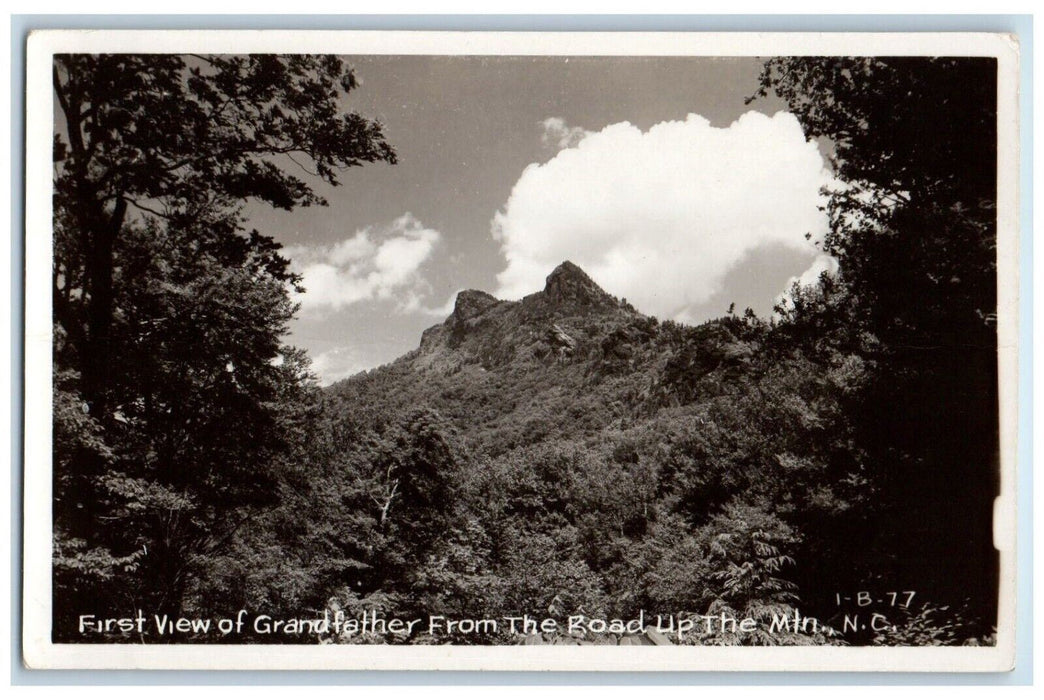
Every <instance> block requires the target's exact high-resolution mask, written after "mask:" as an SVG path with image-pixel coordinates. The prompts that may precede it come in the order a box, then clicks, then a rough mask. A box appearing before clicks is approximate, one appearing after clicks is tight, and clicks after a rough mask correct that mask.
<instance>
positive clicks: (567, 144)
mask: <svg viewBox="0 0 1044 700" xmlns="http://www.w3.org/2000/svg"><path fill="white" fill-rule="evenodd" d="M540 125H541V126H542V127H544V133H543V135H542V136H541V137H540V141H541V142H542V143H543V144H544V145H545V146H547V147H549V148H557V149H558V150H562V149H563V148H572V147H573V146H576V145H577V144H579V143H580V142H581V141H583V140H584V138H585V137H587V136H588V134H590V133H591V132H590V131H587V130H586V129H584V128H582V127H579V126H569V125H568V124H566V121H565V119H562V118H561V117H548V118H547V119H545V120H544V121H542V122H540Z"/></svg>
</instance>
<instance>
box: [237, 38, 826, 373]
mask: <svg viewBox="0 0 1044 700" xmlns="http://www.w3.org/2000/svg"><path fill="white" fill-rule="evenodd" d="M346 59H347V60H348V62H349V63H350V64H351V65H352V66H354V68H355V70H356V72H357V75H358V77H359V79H360V81H361V86H360V87H359V88H358V89H357V90H355V91H353V92H352V93H351V94H350V95H349V96H348V97H347V99H346V100H345V104H344V106H345V107H346V108H347V109H351V110H354V111H357V112H359V113H360V114H362V115H363V116H366V117H368V118H374V119H379V120H380V121H381V122H382V123H383V124H384V130H385V135H386V137H387V139H388V141H389V142H390V143H391V144H392V146H393V147H394V148H395V149H396V151H397V154H398V163H397V164H396V165H387V164H383V163H381V164H367V165H364V166H362V167H358V168H351V169H348V170H346V171H344V172H343V173H341V176H340V179H341V186H340V187H329V186H327V185H325V184H324V183H321V182H318V183H316V182H314V180H313V181H312V183H313V185H314V186H315V188H316V190H317V191H318V192H319V193H320V194H322V195H323V196H325V197H326V198H327V200H328V201H329V203H330V205H329V206H328V207H311V208H305V209H298V210H295V211H293V212H284V211H277V210H273V209H271V208H269V207H267V206H265V205H262V204H251V205H249V206H248V208H247V216H248V219H249V222H248V225H249V226H251V227H253V228H257V229H258V230H260V231H261V232H262V233H267V234H270V235H272V236H274V237H275V238H276V239H277V240H279V241H280V242H282V243H283V244H284V246H286V253H287V256H288V257H289V258H290V259H291V261H292V263H293V265H294V266H295V268H296V269H297V270H298V271H299V272H301V274H302V275H303V277H304V286H305V288H306V291H305V293H304V294H302V295H300V296H298V298H297V301H298V302H300V304H301V312H300V313H299V317H298V319H297V320H296V321H294V322H293V324H292V328H291V334H290V337H289V338H288V342H290V343H291V344H293V345H296V346H298V347H302V348H305V349H306V350H307V351H308V352H309V354H310V356H311V357H312V359H313V368H314V370H315V371H316V372H317V374H318V375H319V377H320V380H321V383H324V384H328V383H331V382H333V381H337V380H339V379H343V378H345V377H347V376H350V375H351V374H354V373H356V372H359V371H362V370H365V369H369V368H372V367H376V366H379V365H381V364H384V363H387V362H390V361H391V360H393V359H395V358H396V357H398V356H400V355H402V354H404V353H406V352H408V351H410V350H412V349H414V348H416V347H417V345H418V344H419V342H420V336H421V333H422V332H423V330H424V329H425V328H427V327H429V326H431V325H434V324H436V323H441V322H442V321H443V320H444V319H445V317H446V316H447V315H448V314H449V313H450V312H451V311H452V308H453V300H454V296H455V294H456V292H457V291H459V290H461V289H481V290H485V291H488V292H490V293H492V294H494V295H496V296H498V297H500V298H504V299H518V298H521V297H522V296H524V295H525V294H529V293H532V292H536V291H539V290H540V289H542V288H543V284H544V278H545V277H546V276H547V275H548V273H550V272H551V270H552V269H553V268H554V267H555V266H557V265H558V264H559V263H561V262H562V261H563V260H571V261H573V262H574V263H576V264H578V265H579V266H580V267H582V268H583V269H584V270H586V271H587V272H588V274H590V275H591V277H592V278H593V279H594V280H595V281H596V282H598V283H599V284H600V285H601V286H602V287H603V288H604V289H605V290H606V291H607V292H609V293H610V294H613V295H615V296H618V297H622V298H626V299H627V300H628V301H629V302H631V303H632V304H633V305H634V306H635V307H636V308H637V309H638V310H639V311H642V312H644V313H648V314H652V315H655V316H657V317H659V318H662V319H666V318H673V319H676V320H679V321H683V322H687V323H698V322H700V321H703V320H706V319H709V318H714V317H718V316H721V315H723V314H724V313H725V312H726V311H727V309H728V307H729V305H730V304H731V303H735V304H736V308H737V310H739V311H742V310H743V309H744V308H746V307H747V306H750V307H752V308H753V309H754V310H755V311H756V312H758V313H759V314H762V315H767V314H769V313H771V310H772V306H773V304H774V302H775V301H776V299H777V298H778V297H779V295H780V294H781V293H782V292H783V291H784V289H786V288H787V287H789V285H790V283H791V282H792V281H793V280H794V279H798V278H802V277H803V276H804V277H805V278H806V279H808V278H810V277H811V276H814V275H815V274H817V273H818V271H819V270H822V269H825V268H828V267H829V266H830V264H831V263H830V261H829V260H826V259H824V258H822V257H821V256H820V255H818V253H817V250H816V249H815V247H814V245H813V244H812V243H810V242H809V240H807V238H806V234H807V235H810V236H811V237H812V240H813V241H814V240H815V239H816V238H817V237H819V236H821V235H822V233H823V232H824V231H825V229H826V220H825V217H824V214H823V213H822V211H821V210H820V209H819V206H820V205H821V204H822V202H821V200H820V195H819V190H820V189H821V188H822V187H823V186H824V185H826V184H827V183H828V182H829V173H828V170H827V166H826V163H825V161H824V158H823V156H822V154H821V152H820V148H819V147H818V146H817V145H816V144H815V143H813V142H807V141H806V140H805V138H804V136H803V134H802V132H801V128H800V126H799V125H798V123H797V120H796V119H795V118H794V116H793V115H790V114H788V113H786V112H784V111H782V110H783V109H784V106H783V105H782V104H781V103H780V102H779V101H777V100H776V99H775V98H762V99H759V100H757V101H755V102H754V103H752V104H750V105H746V104H744V100H745V98H747V97H748V96H750V95H752V94H753V93H754V92H755V91H756V89H757V76H758V72H759V69H760V65H761V62H760V61H759V60H758V59H755V58H750V59H745V58H737V59H716V58H638V57H609V58H606V57H579V58H577V57H573V58H565V57H540V58H532V57H417V56H402V57H397V56H360V57H346Z"/></svg>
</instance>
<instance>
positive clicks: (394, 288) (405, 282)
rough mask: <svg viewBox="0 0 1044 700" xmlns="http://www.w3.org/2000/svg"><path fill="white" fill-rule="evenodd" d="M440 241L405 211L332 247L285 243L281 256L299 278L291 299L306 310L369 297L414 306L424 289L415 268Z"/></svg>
mask: <svg viewBox="0 0 1044 700" xmlns="http://www.w3.org/2000/svg"><path fill="white" fill-rule="evenodd" d="M441 239H442V236H441V234H440V233H439V232H438V231H436V230H434V229H431V228H426V227H425V226H424V225H423V224H422V223H421V222H420V221H418V220H417V219H416V218H415V217H414V216H413V215H412V214H410V213H408V212H407V213H406V214H404V215H402V216H400V217H399V218H398V219H396V220H395V221H393V222H392V223H391V224H389V225H388V226H385V227H382V228H373V227H367V228H365V229H362V230H359V231H356V232H355V233H354V234H353V235H352V236H350V237H348V238H346V239H344V240H342V241H339V242H337V243H335V244H333V245H329V246H291V247H288V248H286V249H285V252H286V255H287V257H289V259H290V261H291V263H292V264H293V266H294V269H295V270H296V271H297V272H299V273H300V274H301V276H302V278H303V280H304V281H303V286H304V288H305V292H304V293H303V294H299V295H295V297H296V301H299V302H300V303H301V308H302V310H303V311H304V312H306V313H309V312H311V313H319V312H322V311H325V310H333V311H337V310H339V309H341V308H343V307H345V306H350V305H352V304H356V303H359V302H362V301H373V300H393V301H395V302H396V305H397V308H398V309H399V310H400V311H403V312H409V311H412V310H415V309H416V308H417V307H419V306H420V305H421V303H422V299H423V297H424V296H425V295H426V294H427V293H428V291H429V286H428V283H427V282H426V281H425V280H424V278H423V276H422V275H421V273H420V268H421V266H422V265H423V264H424V263H425V262H426V261H427V260H428V259H429V258H430V257H431V254H432V252H433V251H434V250H435V247H436V246H437V245H438V243H439V241H440V240H441Z"/></svg>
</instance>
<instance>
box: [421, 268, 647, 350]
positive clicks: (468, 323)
mask: <svg viewBox="0 0 1044 700" xmlns="http://www.w3.org/2000/svg"><path fill="white" fill-rule="evenodd" d="M642 318H645V317H644V316H643V315H642V314H640V313H638V312H637V311H635V310H634V309H633V308H631V307H630V306H629V305H628V304H626V303H625V302H621V301H619V300H618V299H616V298H615V297H613V296H612V295H610V294H609V293H608V292H606V291H605V290H603V289H602V288H601V287H599V286H598V284H597V283H595V281H594V280H592V279H591V277H590V276H588V274H587V273H586V272H584V271H583V270H582V269H580V268H579V267H578V266H576V265H574V264H573V263H571V262H568V261H566V262H563V263H562V264H561V265H559V266H558V267H556V268H555V269H554V270H553V271H552V272H551V274H549V275H548V276H547V280H546V282H545V285H544V289H543V290H542V291H539V292H536V293H535V294H530V295H529V296H527V297H525V298H524V299H522V300H520V301H503V300H499V299H496V298H494V297H493V296H492V295H490V294H488V293H486V292H482V291H478V290H466V291H463V292H460V293H459V294H458V295H457V300H456V304H455V306H454V309H453V313H452V314H450V316H449V318H447V319H446V320H445V321H444V322H443V323H441V324H439V325H436V326H433V327H431V328H429V329H428V330H426V331H425V332H424V334H423V336H422V338H421V344H420V348H419V349H418V351H417V352H415V353H412V354H411V355H408V356H407V358H409V359H408V361H409V362H410V363H411V364H412V366H413V367H414V368H416V369H431V370H443V371H445V370H456V369H459V368H460V367H461V366H463V365H468V364H477V365H479V366H481V367H482V368H484V369H487V370H488V369H492V368H494V367H500V366H504V365H508V364H513V363H523V364H524V363H527V362H545V361H555V360H565V359H572V358H577V359H580V358H585V359H590V358H591V357H593V355H595V354H598V353H600V352H601V341H602V339H603V337H604V336H606V335H609V334H611V333H612V332H613V331H614V330H616V329H617V327H618V326H620V325H621V324H626V323H627V322H628V321H629V320H637V319H642Z"/></svg>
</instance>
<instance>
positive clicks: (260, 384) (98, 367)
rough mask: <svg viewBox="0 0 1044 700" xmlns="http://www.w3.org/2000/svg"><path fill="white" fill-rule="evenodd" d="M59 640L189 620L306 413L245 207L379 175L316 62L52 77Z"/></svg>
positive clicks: (267, 265) (371, 134)
mask: <svg viewBox="0 0 1044 700" xmlns="http://www.w3.org/2000/svg"><path fill="white" fill-rule="evenodd" d="M53 79H54V91H55V99H56V102H57V106H58V111H59V115H60V117H59V119H58V124H57V127H58V129H57V131H58V133H56V134H55V139H54V204H55V207H54V269H53V290H52V292H53V299H54V315H55V350H54V352H55V356H54V360H55V369H56V382H55V400H54V405H55V435H56V439H55V454H54V457H55V460H54V485H55V509H54V526H55V533H56V536H55V584H56V591H57V592H58V594H59V595H61V596H62V597H63V605H62V606H60V607H58V608H56V613H57V617H56V620H55V623H56V627H55V629H56V635H57V637H58V638H63V636H64V635H68V634H69V633H70V630H75V629H76V628H75V625H72V626H70V621H69V620H67V619H64V618H63V617H62V616H63V615H74V614H77V613H82V612H85V611H96V612H98V613H99V614H102V613H105V612H106V611H108V612H109V613H110V614H111V613H116V612H117V611H119V612H121V613H133V612H135V611H136V610H137V609H151V610H156V611H159V612H170V613H178V612H180V611H181V610H183V609H185V608H186V607H193V606H200V605H205V604H206V599H207V598H208V596H209V594H208V593H207V592H206V590H205V587H201V586H200V585H199V581H201V580H202V579H204V578H207V577H208V576H209V575H210V574H211V573H212V572H213V571H214V570H215V569H216V568H217V565H216V563H215V561H216V560H215V557H221V556H224V555H226V553H227V551H228V550H229V548H230V546H231V543H232V542H233V541H234V539H235V538H236V537H237V533H239V532H240V530H241V529H242V528H243V527H244V525H245V524H246V523H248V522H249V521H250V520H251V519H252V518H253V517H255V516H256V512H257V509H258V508H259V507H260V506H263V505H264V506H270V505H271V504H273V503H275V502H276V500H277V498H278V491H279V483H280V480H281V476H280V474H279V471H278V469H277V467H278V465H279V460H278V456H279V455H282V454H285V451H286V449H287V448H288V445H290V444H292V443H293V441H294V440H295V439H297V430H298V427H297V426H295V425H294V421H295V420H296V419H295V412H299V411H300V409H299V408H296V407H298V406H300V405H305V404H307V403H308V402H310V401H313V400H314V399H312V398H310V396H311V394H312V392H313V391H314V388H312V387H311V384H310V381H311V380H310V379H309V378H308V369H307V358H305V357H304V356H303V354H302V353H301V352H300V351H297V350H295V349H293V348H289V347H285V346H284V345H283V340H282V338H283V336H284V335H285V334H286V332H287V323H288V321H289V320H290V319H291V317H292V316H293V314H294V312H295V311H296V309H295V307H294V305H293V304H292V302H291V301H290V298H289V293H288V287H290V286H293V285H296V284H297V283H298V279H297V277H296V276H295V275H294V274H293V273H291V271H290V270H289V267H288V262H287V260H286V259H284V258H283V257H282V256H281V255H280V246H279V244H277V243H276V242H275V241H273V240H272V239H271V238H268V237H266V236H262V235H260V234H259V233H257V232H256V231H246V230H244V228H243V216H242V207H243V205H244V204H245V202H246V201H247V200H248V199H254V200H260V201H263V202H267V203H268V204H271V205H272V206H275V207H279V208H284V209H292V208H295V207H297V206H309V205H313V204H323V203H324V202H323V201H322V199H321V198H320V197H319V196H318V195H317V194H316V193H315V192H313V190H312V189H311V187H310V186H309V185H308V184H307V183H306V181H305V180H304V179H302V177H301V176H300V175H298V174H296V173H298V172H302V170H301V168H305V169H307V170H308V171H309V172H311V173H312V177H311V178H310V181H312V182H314V181H315V177H316V176H317V177H318V178H319V179H321V180H323V181H325V182H327V183H329V184H337V182H338V171H340V170H342V169H344V168H348V167H352V166H357V165H360V164H362V163H365V162H375V161H389V162H394V160H395V156H394V152H393V151H392V149H391V147H390V146H389V145H388V144H387V143H386V142H385V141H384V138H383V135H382V133H381V127H380V125H379V124H377V123H375V122H370V121H368V120H366V119H364V118H362V117H360V116H358V115H357V114H354V113H349V112H346V111H345V110H344V108H343V104H342V102H343V99H344V97H345V96H346V95H347V93H348V92H349V91H350V90H352V89H353V88H354V87H355V85H356V82H355V78H354V75H353V73H352V72H351V70H350V69H348V68H346V67H345V65H344V64H343V62H342V61H341V60H340V59H337V58H334V57H309V56H286V57H284V56H248V57H244V56H192V57H181V56H170V55H158V54H157V55H84V54H77V55H60V56H57V57H56V59H55V63H54V71H53Z"/></svg>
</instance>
